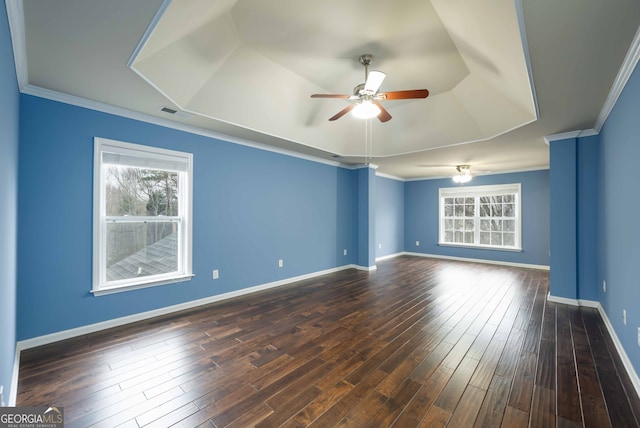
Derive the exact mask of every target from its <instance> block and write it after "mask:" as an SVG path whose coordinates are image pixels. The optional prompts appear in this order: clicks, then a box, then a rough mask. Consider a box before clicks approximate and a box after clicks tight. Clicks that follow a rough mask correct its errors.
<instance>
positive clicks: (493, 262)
mask: <svg viewBox="0 0 640 428" xmlns="http://www.w3.org/2000/svg"><path fill="white" fill-rule="evenodd" d="M402 254H404V255H407V256H418V257H429V258H433V259H444V260H456V261H460V262H472V263H485V264H489V265H502V266H511V267H520V268H527V269H542V270H549V266H547V265H534V264H529V263H514V262H503V261H499V260H486V259H472V258H468V257H455V256H442V255H440V254H427V253H412V252H404V253H402Z"/></svg>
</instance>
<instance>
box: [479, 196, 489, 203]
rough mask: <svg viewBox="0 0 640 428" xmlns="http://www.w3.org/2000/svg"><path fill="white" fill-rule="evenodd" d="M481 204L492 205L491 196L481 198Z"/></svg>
mask: <svg viewBox="0 0 640 428" xmlns="http://www.w3.org/2000/svg"><path fill="white" fill-rule="evenodd" d="M480 203H481V204H489V203H491V198H490V197H489V196H481V197H480Z"/></svg>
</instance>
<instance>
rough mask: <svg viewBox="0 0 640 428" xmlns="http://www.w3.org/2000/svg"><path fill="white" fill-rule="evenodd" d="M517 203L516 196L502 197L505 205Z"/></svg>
mask: <svg viewBox="0 0 640 428" xmlns="http://www.w3.org/2000/svg"><path fill="white" fill-rule="evenodd" d="M515 201H516V198H515V195H502V202H504V203H513V202H515Z"/></svg>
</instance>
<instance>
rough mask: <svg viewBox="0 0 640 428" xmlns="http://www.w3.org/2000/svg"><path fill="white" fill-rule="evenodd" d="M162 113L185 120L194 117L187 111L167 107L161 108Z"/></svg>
mask: <svg viewBox="0 0 640 428" xmlns="http://www.w3.org/2000/svg"><path fill="white" fill-rule="evenodd" d="M160 111H161V112H163V113H167V114H172V115H174V116H179V117H182V118H184V119H189V118H190V117H192V116H193V115H192V114H189V113H187V112H185V111H181V110H175V109H172V108H170V107H166V106H162V107H160Z"/></svg>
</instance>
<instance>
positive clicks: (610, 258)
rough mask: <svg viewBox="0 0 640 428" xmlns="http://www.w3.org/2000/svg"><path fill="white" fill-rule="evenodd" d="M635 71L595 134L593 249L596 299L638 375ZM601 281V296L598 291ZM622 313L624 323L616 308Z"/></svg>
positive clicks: (638, 94) (638, 87) (639, 156)
mask: <svg viewBox="0 0 640 428" xmlns="http://www.w3.org/2000/svg"><path fill="white" fill-rule="evenodd" d="M638 112H640V71H639V67H637V66H636V69H635V71H634V72H633V74H632V76H631V78H630V79H629V81H628V82H627V84H626V87H625V88H624V91H623V92H622V94H621V95H620V97H619V98H618V101H617V103H616V105H615V107H614V109H613V111H612V112H611V114H610V115H609V117H608V119H607V121H606V122H605V124H604V127H603V128H602V130H601V132H600V146H599V161H600V163H599V184H600V188H599V192H598V204H597V207H596V206H594V207H593V210H595V211H597V212H598V245H599V248H600V251H599V253H598V259H599V263H598V265H599V275H598V280H597V282H598V293H599V300H600V302H601V304H602V306H603V308H604V310H605V311H606V313H607V317H608V318H609V320H610V321H611V323H612V325H613V327H614V329H615V331H616V334H617V336H618V338H619V339H620V341H621V342H622V345H623V346H624V348H625V351H626V353H627V355H628V356H629V358H630V359H631V361H632V362H633V365H634V367H635V369H636V372H638V371H640V347H639V346H638V342H637V340H638V327H640V280H639V275H638V266H640V221H638V219H637V217H636V216H635V215H636V214H637V213H639V212H640V192H639V191H638V184H637V180H635V175H636V171H637V170H638V161H639V160H640V120H638ZM602 280H606V281H607V292H606V293H604V292H603V291H602V286H601V284H602ZM623 309H626V310H627V325H624V324H623V323H622V310H623Z"/></svg>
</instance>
